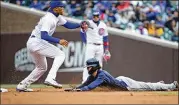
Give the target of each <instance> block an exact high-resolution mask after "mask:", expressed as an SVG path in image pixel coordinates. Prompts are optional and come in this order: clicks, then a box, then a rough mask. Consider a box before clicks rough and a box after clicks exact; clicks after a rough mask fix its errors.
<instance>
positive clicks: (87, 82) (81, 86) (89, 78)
mask: <svg viewBox="0 0 179 105" xmlns="http://www.w3.org/2000/svg"><path fill="white" fill-rule="evenodd" d="M92 81H93V78H92V76H89V77H88V78H87V80H86V81H85V82H84V83H83V84H81V85H80V86H78V87H77V89H79V88H83V87H85V86H87V85H89V84H90V83H91V82H92Z"/></svg>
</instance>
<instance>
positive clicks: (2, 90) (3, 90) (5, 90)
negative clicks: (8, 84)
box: [0, 88, 8, 93]
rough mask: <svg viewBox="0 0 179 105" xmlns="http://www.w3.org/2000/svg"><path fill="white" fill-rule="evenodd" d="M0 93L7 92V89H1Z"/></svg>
mask: <svg viewBox="0 0 179 105" xmlns="http://www.w3.org/2000/svg"><path fill="white" fill-rule="evenodd" d="M0 92H2V93H3V92H8V90H7V89H4V88H1V90H0Z"/></svg>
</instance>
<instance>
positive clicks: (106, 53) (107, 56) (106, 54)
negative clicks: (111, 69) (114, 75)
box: [103, 50, 111, 62]
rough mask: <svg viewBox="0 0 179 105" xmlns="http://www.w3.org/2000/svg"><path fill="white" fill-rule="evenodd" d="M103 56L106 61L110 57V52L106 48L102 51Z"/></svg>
mask: <svg viewBox="0 0 179 105" xmlns="http://www.w3.org/2000/svg"><path fill="white" fill-rule="evenodd" d="M103 58H104V60H105V61H106V62H107V61H108V60H109V59H110V58H111V54H110V52H109V51H108V50H106V51H105V52H104V55H103Z"/></svg>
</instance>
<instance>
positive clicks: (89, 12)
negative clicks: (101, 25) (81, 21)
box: [84, 5, 92, 19]
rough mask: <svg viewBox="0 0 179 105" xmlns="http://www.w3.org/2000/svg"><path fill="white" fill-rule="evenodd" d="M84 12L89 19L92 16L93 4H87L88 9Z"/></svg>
mask: <svg viewBox="0 0 179 105" xmlns="http://www.w3.org/2000/svg"><path fill="white" fill-rule="evenodd" d="M84 14H86V16H87V17H88V18H89V19H90V18H92V9H91V6H90V5H87V6H86V9H85V12H84Z"/></svg>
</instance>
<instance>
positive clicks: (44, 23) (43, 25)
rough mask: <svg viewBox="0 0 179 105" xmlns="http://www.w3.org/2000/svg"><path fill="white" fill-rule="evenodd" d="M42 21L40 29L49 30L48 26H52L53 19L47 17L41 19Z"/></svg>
mask: <svg viewBox="0 0 179 105" xmlns="http://www.w3.org/2000/svg"><path fill="white" fill-rule="evenodd" d="M42 21H44V22H43V24H42V27H41V30H40V31H46V32H47V33H49V31H50V27H52V26H53V21H51V20H49V19H48V20H47V19H44V20H42Z"/></svg>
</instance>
